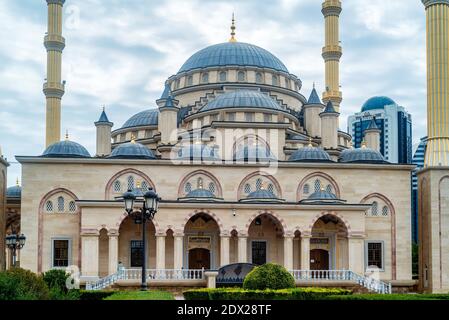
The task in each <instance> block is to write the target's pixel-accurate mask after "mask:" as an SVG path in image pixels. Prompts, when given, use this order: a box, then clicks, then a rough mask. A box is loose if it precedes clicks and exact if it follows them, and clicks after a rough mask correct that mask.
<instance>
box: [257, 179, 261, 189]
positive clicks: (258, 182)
mask: <svg viewBox="0 0 449 320" xmlns="http://www.w3.org/2000/svg"><path fill="white" fill-rule="evenodd" d="M260 189H262V179H260V178H259V179H257V180H256V190H260Z"/></svg>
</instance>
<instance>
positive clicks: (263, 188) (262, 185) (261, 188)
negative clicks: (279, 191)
mask: <svg viewBox="0 0 449 320" xmlns="http://www.w3.org/2000/svg"><path fill="white" fill-rule="evenodd" d="M260 190H265V182H262V183H261V184H260Z"/></svg>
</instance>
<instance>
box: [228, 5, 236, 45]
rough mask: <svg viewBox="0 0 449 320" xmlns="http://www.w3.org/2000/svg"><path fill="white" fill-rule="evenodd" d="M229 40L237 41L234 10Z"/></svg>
mask: <svg viewBox="0 0 449 320" xmlns="http://www.w3.org/2000/svg"><path fill="white" fill-rule="evenodd" d="M229 42H237V40H236V39H235V19H234V12H233V13H232V25H231V39H229Z"/></svg>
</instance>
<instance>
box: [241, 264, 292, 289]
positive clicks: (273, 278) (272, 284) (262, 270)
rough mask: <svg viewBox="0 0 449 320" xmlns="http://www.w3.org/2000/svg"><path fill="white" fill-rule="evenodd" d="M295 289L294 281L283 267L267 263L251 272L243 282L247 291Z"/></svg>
mask: <svg viewBox="0 0 449 320" xmlns="http://www.w3.org/2000/svg"><path fill="white" fill-rule="evenodd" d="M294 287H295V279H294V278H293V276H292V275H291V274H290V272H288V271H287V269H285V268H284V267H283V266H280V265H277V264H273V263H267V264H264V265H262V266H259V267H256V268H254V269H253V270H251V272H250V273H248V274H247V275H246V277H245V280H244V281H243V288H244V289H248V290H265V289H273V290H276V289H288V288H294Z"/></svg>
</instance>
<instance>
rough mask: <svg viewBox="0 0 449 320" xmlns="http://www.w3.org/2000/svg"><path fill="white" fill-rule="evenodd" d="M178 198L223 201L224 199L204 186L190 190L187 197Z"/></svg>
mask: <svg viewBox="0 0 449 320" xmlns="http://www.w3.org/2000/svg"><path fill="white" fill-rule="evenodd" d="M178 200H185V201H222V200H223V199H221V198H217V197H216V196H215V195H214V194H213V193H212V192H211V191H209V190H207V189H203V188H198V189H195V190H192V191H190V192H189V193H188V194H187V195H186V196H185V197H182V198H179V199H178Z"/></svg>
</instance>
